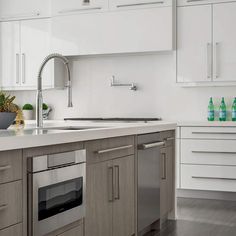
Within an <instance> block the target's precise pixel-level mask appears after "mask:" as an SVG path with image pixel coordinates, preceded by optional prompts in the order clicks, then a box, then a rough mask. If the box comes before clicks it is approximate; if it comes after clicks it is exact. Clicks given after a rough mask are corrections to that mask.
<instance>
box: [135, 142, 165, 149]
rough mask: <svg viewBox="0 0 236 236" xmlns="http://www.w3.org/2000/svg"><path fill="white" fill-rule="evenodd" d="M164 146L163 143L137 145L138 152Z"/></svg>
mask: <svg viewBox="0 0 236 236" xmlns="http://www.w3.org/2000/svg"><path fill="white" fill-rule="evenodd" d="M164 145H165V142H155V143H147V144H141V145H138V150H145V149H149V148H155V147H162V146H164Z"/></svg>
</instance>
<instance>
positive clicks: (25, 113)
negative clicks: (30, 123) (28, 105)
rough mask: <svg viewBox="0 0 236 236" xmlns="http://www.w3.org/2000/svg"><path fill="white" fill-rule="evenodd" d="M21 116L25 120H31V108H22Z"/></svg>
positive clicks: (32, 112) (32, 113)
mask: <svg viewBox="0 0 236 236" xmlns="http://www.w3.org/2000/svg"><path fill="white" fill-rule="evenodd" d="M23 116H24V119H25V120H33V118H34V117H33V116H34V111H33V110H23Z"/></svg>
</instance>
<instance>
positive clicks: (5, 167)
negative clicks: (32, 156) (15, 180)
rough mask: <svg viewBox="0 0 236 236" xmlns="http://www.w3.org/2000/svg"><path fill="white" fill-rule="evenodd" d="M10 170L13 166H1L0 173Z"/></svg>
mask: <svg viewBox="0 0 236 236" xmlns="http://www.w3.org/2000/svg"><path fill="white" fill-rule="evenodd" d="M9 169H11V166H10V165H7V166H0V171H4V170H9Z"/></svg>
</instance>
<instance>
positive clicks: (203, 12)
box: [177, 5, 212, 82]
mask: <svg viewBox="0 0 236 236" xmlns="http://www.w3.org/2000/svg"><path fill="white" fill-rule="evenodd" d="M211 77H212V6H211V5H205V6H190V7H179V8H178V10H177V82H205V81H211Z"/></svg>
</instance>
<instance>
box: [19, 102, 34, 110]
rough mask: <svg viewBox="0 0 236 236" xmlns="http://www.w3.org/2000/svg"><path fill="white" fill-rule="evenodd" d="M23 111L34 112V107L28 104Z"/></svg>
mask: <svg viewBox="0 0 236 236" xmlns="http://www.w3.org/2000/svg"><path fill="white" fill-rule="evenodd" d="M22 110H25V111H32V110H34V107H33V106H32V105H31V104H29V103H26V104H25V105H24V106H23V108H22Z"/></svg>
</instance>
